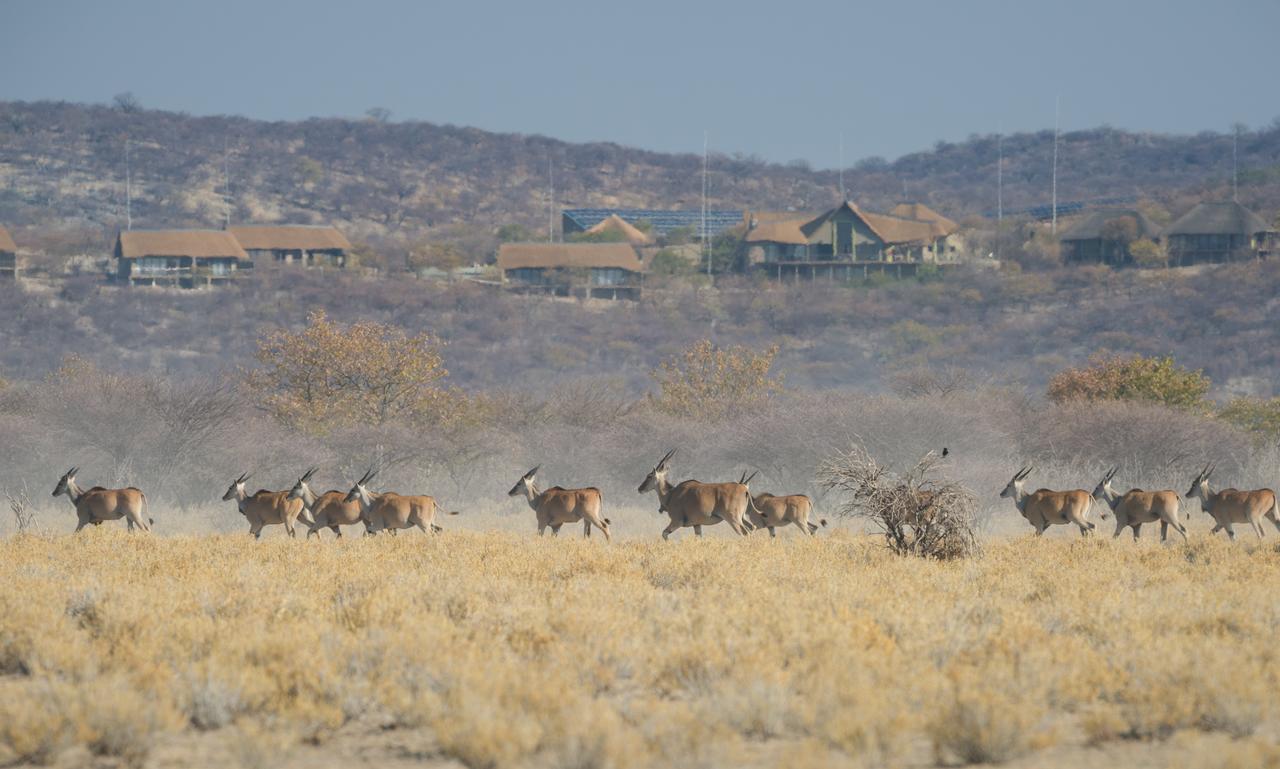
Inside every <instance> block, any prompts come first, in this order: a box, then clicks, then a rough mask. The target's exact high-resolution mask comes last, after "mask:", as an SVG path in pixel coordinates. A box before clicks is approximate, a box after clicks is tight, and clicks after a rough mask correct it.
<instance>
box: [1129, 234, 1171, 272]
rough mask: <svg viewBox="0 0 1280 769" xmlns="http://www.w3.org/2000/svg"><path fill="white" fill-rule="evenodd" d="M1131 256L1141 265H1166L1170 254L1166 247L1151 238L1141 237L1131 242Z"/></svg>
mask: <svg viewBox="0 0 1280 769" xmlns="http://www.w3.org/2000/svg"><path fill="white" fill-rule="evenodd" d="M1129 256H1132V257H1133V263H1134V264H1136V265H1138V266H1139V267H1165V266H1167V265H1168V264H1169V255H1168V254H1167V253H1165V250H1164V247H1163V246H1161V245H1160V244H1159V243H1156V242H1155V241H1154V240H1151V239H1149V238H1140V239H1138V240H1135V241H1133V242H1132V243H1130V244H1129Z"/></svg>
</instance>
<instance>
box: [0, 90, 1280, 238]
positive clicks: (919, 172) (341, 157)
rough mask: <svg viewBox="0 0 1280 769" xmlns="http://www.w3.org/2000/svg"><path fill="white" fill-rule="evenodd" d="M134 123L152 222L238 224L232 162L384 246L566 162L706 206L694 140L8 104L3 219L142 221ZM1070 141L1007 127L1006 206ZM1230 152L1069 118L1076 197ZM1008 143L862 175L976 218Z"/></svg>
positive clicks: (1267, 149)
mask: <svg viewBox="0 0 1280 769" xmlns="http://www.w3.org/2000/svg"><path fill="white" fill-rule="evenodd" d="M126 139H127V140H128V144H129V156H130V157H129V165H130V172H131V176H132V178H133V185H132V187H133V190H132V193H133V194H132V197H133V204H132V211H133V225H134V226H135V227H171V226H178V227H181V226H217V225H220V224H221V223H222V222H223V219H224V216H225V214H226V206H225V204H224V202H223V201H224V199H223V193H224V189H225V184H224V170H225V171H227V172H229V177H230V192H231V200H232V203H233V206H234V208H233V210H232V212H231V218H232V220H233V221H235V222H247V221H254V222H275V221H288V222H327V223H334V224H337V225H339V226H340V227H342V228H343V229H344V230H345V231H347V232H348V233H349V234H350V235H351V236H352V237H353V238H354V239H357V240H364V241H371V242H382V241H391V242H401V243H403V242H410V241H414V240H417V239H422V238H435V237H440V236H442V234H443V235H444V236H447V237H449V238H452V239H455V240H461V241H463V242H466V241H467V240H468V239H471V240H477V239H479V240H482V239H484V238H487V237H490V236H491V235H492V232H493V231H494V230H495V229H496V228H497V227H498V226H500V225H503V224H519V225H522V226H524V227H526V228H529V229H530V230H535V231H538V230H541V228H543V227H545V225H546V221H547V211H548V207H547V187H548V178H547V169H548V164H550V165H551V166H552V167H553V168H554V174H555V201H556V204H557V206H559V207H571V206H586V205H599V206H636V207H696V206H697V205H699V204H700V198H699V196H700V190H701V179H700V169H701V157H699V156H697V155H694V154H683V155H681V154H664V153H658V152H649V151H646V150H641V149H634V148H628V147H622V146H619V145H616V144H607V143H592V144H570V143H566V142H562V141H558V140H555V139H550V138H546V137H542V136H527V135H521V134H503V133H491V132H486V131H481V130H478V129H474V128H463V127H457V126H452V125H437V124H432V123H426V122H378V121H375V120H372V119H370V120H349V119H329V118H324V119H321V118H317V119H311V120H305V121H300V122H265V121H258V120H250V119H247V118H242V117H225V116H219V117H194V116H191V115H186V114H182V113H173V112H162V111H154V110H139V109H130V110H121V109H118V108H114V107H107V106H103V105H80V104H68V103H54V102H3V103H0V180H3V185H2V186H0V222H5V223H6V224H9V225H11V226H13V227H15V228H16V229H17V230H19V231H21V232H23V233H24V235H26V236H27V237H25V238H24V239H25V240H26V242H27V243H34V244H37V245H39V246H41V247H46V248H51V249H55V250H56V249H62V250H64V251H68V252H73V251H74V250H75V249H76V248H82V249H84V250H90V249H93V248H97V249H101V248H103V243H104V242H105V241H106V240H107V239H108V238H109V236H110V233H112V232H114V231H115V230H116V229H117V228H118V227H120V226H122V225H123V223H124V213H125V206H124V197H125V189H124V179H125V145H126ZM1052 141H1053V136H1052V132H1049V131H1041V132H1038V133H1030V134H1015V135H1011V136H1007V137H1005V138H1004V141H1003V145H1004V157H1005V161H1004V162H1005V165H1004V188H1005V206H1006V208H1007V209H1017V208H1020V207H1027V206H1031V205H1037V204H1043V203H1046V202H1047V201H1048V197H1049V195H1048V189H1049V174H1050V157H1051V155H1052ZM855 152H856V148H855ZM1231 153H1232V138H1231V136H1230V135H1226V134H1217V133H1201V134H1197V135H1194V136H1175V135H1162V134H1151V133H1130V132H1126V131H1121V130H1117V129H1112V128H1098V129H1093V130H1088V131H1077V132H1070V133H1067V134H1064V135H1063V136H1062V141H1061V153H1060V154H1061V163H1060V166H1059V199H1060V200H1064V201H1065V200H1076V199H1094V198H1103V197H1132V198H1148V199H1151V200H1154V201H1157V202H1159V203H1160V204H1161V205H1163V206H1164V207H1166V208H1168V209H1170V210H1171V211H1173V212H1174V213H1178V212H1179V211H1180V210H1183V209H1185V208H1187V207H1189V206H1190V205H1191V203H1193V202H1194V201H1195V200H1197V199H1199V198H1202V197H1213V196H1221V195H1224V194H1226V192H1227V190H1228V188H1229V185H1230V172H1231ZM1239 155H1240V167H1241V169H1242V171H1241V175H1240V199H1241V202H1243V203H1245V204H1246V205H1248V206H1250V207H1251V208H1254V209H1255V210H1258V211H1260V212H1261V213H1262V214H1263V215H1264V216H1265V217H1267V218H1268V219H1270V218H1271V217H1272V216H1273V215H1274V213H1275V211H1276V209H1277V208H1280V184H1276V183H1275V182H1277V181H1280V123H1277V124H1273V125H1272V126H1270V127H1268V128H1266V129H1263V130H1258V131H1246V132H1244V133H1242V134H1241V137H1240V145H1239ZM996 157H997V148H996V137H995V136H975V137H972V138H970V139H969V140H968V141H964V142H959V143H945V142H939V143H938V144H937V145H935V146H934V147H933V148H932V149H931V150H928V151H923V152H918V153H914V154H910V155H906V156H904V157H901V158H898V159H896V160H894V161H887V160H884V159H880V158H869V159H864V160H862V161H860V162H858V163H856V164H854V165H853V166H852V167H851V168H850V169H849V170H848V171H846V173H845V184H846V187H847V188H848V190H849V194H850V197H852V198H854V199H857V200H859V201H860V202H863V203H864V204H866V205H868V206H870V207H872V208H881V209H885V208H887V207H889V206H890V205H892V204H893V203H894V202H896V201H898V200H900V199H902V198H903V196H904V193H905V196H906V197H909V198H911V199H913V200H922V201H924V202H926V203H928V204H929V205H930V206H933V207H934V208H936V209H938V210H941V211H943V212H945V213H947V214H948V215H950V216H952V217H953V218H956V219H963V218H964V217H967V216H973V215H980V214H982V213H984V212H987V211H989V210H990V209H992V208H993V207H994V204H995V175H996V174H995V170H996ZM709 186H710V198H711V200H710V202H711V204H712V205H713V206H717V207H721V206H722V207H730V208H752V207H759V208H775V209H778V208H781V209H785V208H794V209H797V210H808V209H812V208H815V207H822V206H824V205H827V204H830V203H832V202H833V201H835V199H836V198H837V197H838V192H837V189H838V181H837V172H836V171H834V170H823V171H816V170H812V169H810V168H809V167H807V166H806V165H804V164H799V163H793V164H788V165H779V164H773V163H766V162H764V161H762V160H760V159H758V158H754V157H747V156H733V157H728V156H720V155H716V156H713V157H712V161H711V173H710V185H709ZM53 231H57V232H60V233H63V235H61V236H60V238H61V239H59V238H54V237H53V236H52V235H51V234H50V233H51V232H53ZM69 232H70V233H76V235H75V236H74V237H72V238H71V242H70V243H68V238H67V236H66V235H65V233H69Z"/></svg>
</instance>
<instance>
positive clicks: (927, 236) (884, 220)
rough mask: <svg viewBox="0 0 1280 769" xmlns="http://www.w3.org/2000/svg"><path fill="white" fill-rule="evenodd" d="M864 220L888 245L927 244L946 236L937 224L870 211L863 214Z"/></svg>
mask: <svg viewBox="0 0 1280 769" xmlns="http://www.w3.org/2000/svg"><path fill="white" fill-rule="evenodd" d="M862 220H863V221H865V222H866V223H867V226H869V227H870V228H871V229H872V230H874V231H875V232H876V234H877V235H879V236H880V239H881V240H883V241H884V242H885V243H886V244H888V245H894V244H897V243H925V242H928V241H931V240H933V239H934V238H939V237H942V235H944V234H945V233H943V232H941V230H940V229H939V225H938V223H937V222H924V221H919V220H917V219H902V218H900V217H897V216H889V215H887V214H873V213H871V212H870V211H863V212H862Z"/></svg>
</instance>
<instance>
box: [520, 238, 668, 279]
mask: <svg viewBox="0 0 1280 769" xmlns="http://www.w3.org/2000/svg"><path fill="white" fill-rule="evenodd" d="M537 267H616V268H619V269H623V270H630V271H632V272H643V271H644V264H643V262H641V261H640V257H639V256H638V255H637V254H636V250H635V249H634V248H632V247H631V246H630V245H628V244H626V243H504V244H502V245H501V246H500V247H499V248H498V269H501V270H517V269H522V268H537Z"/></svg>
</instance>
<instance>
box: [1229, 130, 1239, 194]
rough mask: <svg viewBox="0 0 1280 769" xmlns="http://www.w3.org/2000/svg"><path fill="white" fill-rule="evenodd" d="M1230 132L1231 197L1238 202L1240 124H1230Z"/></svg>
mask: <svg viewBox="0 0 1280 769" xmlns="http://www.w3.org/2000/svg"><path fill="white" fill-rule="evenodd" d="M1232 129H1233V131H1232V134H1231V199H1232V200H1234V201H1235V202H1237V203H1239V202H1240V160H1239V157H1240V156H1239V147H1240V124H1239V123H1236V124H1235V125H1234V126H1232Z"/></svg>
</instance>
